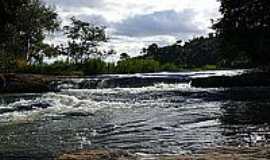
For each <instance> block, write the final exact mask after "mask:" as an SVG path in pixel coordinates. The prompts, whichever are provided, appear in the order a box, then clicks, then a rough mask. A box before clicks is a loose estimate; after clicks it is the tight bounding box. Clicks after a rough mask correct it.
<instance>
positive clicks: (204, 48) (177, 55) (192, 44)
mask: <svg viewBox="0 0 270 160" xmlns="http://www.w3.org/2000/svg"><path fill="white" fill-rule="evenodd" d="M219 46H220V41H219V38H218V37H215V36H214V35H209V37H199V38H194V39H192V40H190V41H188V42H186V43H185V44H184V45H182V41H177V42H176V43H175V44H173V45H170V46H165V47H161V48H160V47H158V46H157V45H156V44H152V45H150V46H149V47H148V48H147V49H144V52H146V54H145V55H144V56H141V58H142V59H154V60H156V61H159V62H160V63H161V64H162V65H164V67H165V68H164V69H165V70H179V69H178V68H194V67H203V66H205V65H208V64H217V63H218V62H219V57H220V53H219ZM168 64H170V66H169V65H168ZM173 65H174V66H173Z"/></svg>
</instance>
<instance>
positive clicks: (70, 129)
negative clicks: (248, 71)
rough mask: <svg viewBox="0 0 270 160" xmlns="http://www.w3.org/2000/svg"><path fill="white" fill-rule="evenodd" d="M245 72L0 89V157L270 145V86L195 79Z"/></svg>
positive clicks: (122, 77)
mask: <svg viewBox="0 0 270 160" xmlns="http://www.w3.org/2000/svg"><path fill="white" fill-rule="evenodd" d="M242 72H244V71H242V70H233V71H207V72H186V73H155V74H154V73H153V74H134V75H101V76H93V77H85V78H69V77H63V79H62V80H60V81H58V82H56V83H55V84H53V86H54V87H57V88H58V89H59V90H60V91H59V92H55V93H40V94H6V95H0V157H1V158H0V159H7V160H9V159H10V160H11V159H12V160H13V159H20V158H21V159H23V158H24V159H30V160H31V159H53V158H54V157H55V156H57V155H58V154H60V153H62V152H65V151H73V150H79V149H96V148H108V149H123V150H128V151H130V152H132V153H143V154H182V153H195V152H198V151H200V150H201V149H204V148H211V147H220V146H255V145H256V146H258V145H266V144H268V140H269V137H270V128H269V125H268V123H269V122H270V117H269V113H270V99H269V98H268V97H270V88H267V87H245V88H237V87H234V88H194V87H192V86H191V85H190V81H189V80H192V78H197V77H208V76H221V75H227V76H233V75H238V74H241V73H242ZM136 82H138V83H136Z"/></svg>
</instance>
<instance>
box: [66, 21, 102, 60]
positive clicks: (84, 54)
mask: <svg viewBox="0 0 270 160" xmlns="http://www.w3.org/2000/svg"><path fill="white" fill-rule="evenodd" d="M64 31H65V34H66V36H67V38H68V47H67V48H66V55H67V56H68V57H71V58H72V59H73V61H74V62H75V63H76V64H77V63H79V62H80V63H83V62H85V61H86V60H88V59H89V58H90V55H91V54H93V53H98V50H97V46H98V45H99V43H100V42H106V41H107V37H106V34H105V27H104V26H96V25H93V24H90V23H87V22H83V21H81V20H77V19H76V18H75V17H72V18H71V26H65V27H64Z"/></svg>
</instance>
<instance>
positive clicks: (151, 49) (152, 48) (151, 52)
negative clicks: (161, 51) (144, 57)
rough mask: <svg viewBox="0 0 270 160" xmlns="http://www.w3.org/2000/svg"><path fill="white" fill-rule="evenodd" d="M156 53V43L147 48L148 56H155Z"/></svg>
mask: <svg viewBox="0 0 270 160" xmlns="http://www.w3.org/2000/svg"><path fill="white" fill-rule="evenodd" d="M157 52H158V45H157V44H156V43H153V44H151V45H150V46H149V47H148V48H147V54H148V55H155V54H157Z"/></svg>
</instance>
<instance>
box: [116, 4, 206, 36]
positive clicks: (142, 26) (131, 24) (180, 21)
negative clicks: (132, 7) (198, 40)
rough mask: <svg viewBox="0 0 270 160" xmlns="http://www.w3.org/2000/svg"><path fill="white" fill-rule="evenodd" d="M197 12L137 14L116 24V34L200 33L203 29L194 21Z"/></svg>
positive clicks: (172, 11) (188, 10) (168, 11)
mask: <svg viewBox="0 0 270 160" xmlns="http://www.w3.org/2000/svg"><path fill="white" fill-rule="evenodd" d="M195 14H196V13H195V12H194V11H193V10H191V9H187V10H184V11H182V12H176V11H174V10H167V11H160V12H154V13H151V14H146V15H136V16H133V17H129V18H127V19H125V20H123V21H122V22H121V23H118V24H115V25H114V27H115V29H116V34H119V35H125V36H141V37H142V36H153V35H175V34H187V35H188V34H194V33H196V34H198V33H202V32H203V31H202V30H201V29H200V28H199V27H198V25H196V24H195V22H194V17H195Z"/></svg>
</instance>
